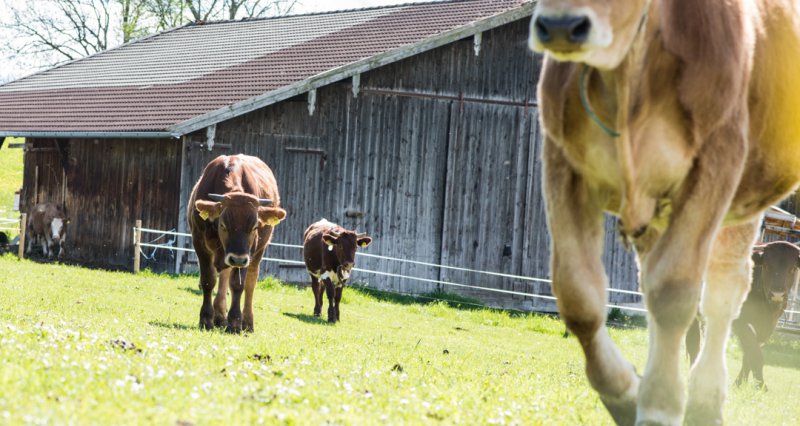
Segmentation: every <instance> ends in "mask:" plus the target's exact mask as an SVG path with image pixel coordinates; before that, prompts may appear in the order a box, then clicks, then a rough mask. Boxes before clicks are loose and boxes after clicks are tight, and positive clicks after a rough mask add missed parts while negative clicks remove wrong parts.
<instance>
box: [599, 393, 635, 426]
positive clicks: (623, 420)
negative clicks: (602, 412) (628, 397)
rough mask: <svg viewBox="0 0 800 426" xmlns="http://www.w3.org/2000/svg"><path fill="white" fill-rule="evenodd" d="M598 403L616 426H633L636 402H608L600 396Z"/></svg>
mask: <svg viewBox="0 0 800 426" xmlns="http://www.w3.org/2000/svg"><path fill="white" fill-rule="evenodd" d="M600 401H602V402H603V405H605V407H606V410H608V414H610V415H611V418H612V419H614V423H616V424H617V425H618V426H633V425H634V424H635V423H636V401H610V400H607V399H605V398H603V397H602V396H601V397H600Z"/></svg>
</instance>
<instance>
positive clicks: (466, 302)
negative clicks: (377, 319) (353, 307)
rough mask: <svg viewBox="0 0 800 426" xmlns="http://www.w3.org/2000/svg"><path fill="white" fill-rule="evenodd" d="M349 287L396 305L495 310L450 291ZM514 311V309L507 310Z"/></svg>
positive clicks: (478, 301)
mask: <svg viewBox="0 0 800 426" xmlns="http://www.w3.org/2000/svg"><path fill="white" fill-rule="evenodd" d="M350 288H351V289H353V290H354V291H356V292H358V293H360V294H361V295H363V296H367V297H369V298H371V299H374V300H376V301H379V302H389V303H394V304H397V305H430V304H433V303H438V302H442V303H444V304H446V305H447V306H449V307H451V308H455V309H464V310H470V311H474V310H482V309H488V310H497V311H500V310H502V309H494V308H490V307H487V306H486V305H484V304H483V303H481V302H480V300H477V299H471V298H468V297H463V296H459V295H457V294H452V293H444V292H436V293H423V294H402V293H393V292H388V291H384V290H378V289H374V288H371V287H363V286H358V285H353V286H350ZM509 312H516V311H509Z"/></svg>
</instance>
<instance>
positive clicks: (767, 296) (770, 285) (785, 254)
mask: <svg viewBox="0 0 800 426" xmlns="http://www.w3.org/2000/svg"><path fill="white" fill-rule="evenodd" d="M753 261H754V262H755V268H754V271H753V285H752V286H751V288H750V293H748V295H747V299H746V300H745V301H744V304H743V305H742V313H741V314H740V315H739V318H737V319H736V320H735V321H734V322H733V332H734V334H736V337H738V338H739V342H740V343H741V345H742V354H743V356H742V369H741V371H739V376H738V377H736V384H737V385H740V384H742V383H743V382H746V381H747V379H748V378H749V376H750V372H751V371H752V372H753V378H754V379H755V380H756V384H757V385H758V386H759V387H762V388H763V389H765V390H766V388H767V385H766V384H765V383H764V355H763V354H762V352H761V348H762V347H763V346H764V345H765V344H766V343H767V340H769V338H770V336H772V333H773V332H774V331H775V326H776V325H777V324H778V320H779V319H780V317H781V315H783V311H785V310H786V306H787V304H788V303H789V294H790V293H791V291H792V287H794V286H795V284H796V283H797V277H798V274H797V272H798V268H800V249H798V248H797V246H796V245H794V244H791V243H787V242H784V241H779V242H774V243H769V244H767V245H766V246H764V251H763V252H762V253H755V254H754V255H753Z"/></svg>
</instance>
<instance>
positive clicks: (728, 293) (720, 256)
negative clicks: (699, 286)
mask: <svg viewBox="0 0 800 426" xmlns="http://www.w3.org/2000/svg"><path fill="white" fill-rule="evenodd" d="M760 223H761V220H760V218H757V219H754V220H752V221H751V222H749V223H745V224H742V225H738V226H732V227H728V228H723V229H721V230H720V232H719V234H717V237H716V239H715V241H714V248H713V250H712V251H711V258H710V260H709V265H708V272H707V273H706V284H705V287H704V288H703V296H702V302H701V311H702V313H703V315H704V316H705V317H706V333H705V342H704V343H703V349H702V352H701V353H700V357H699V358H698V359H697V362H695V364H694V366H693V367H692V371H691V375H690V379H689V405H688V407H687V410H686V423H687V424H692V425H713V424H718V423H721V422H722V403H723V402H724V400H725V393H726V392H725V390H726V384H727V383H726V382H727V380H726V378H727V367H726V363H725V349H726V347H727V342H728V335H729V334H730V331H731V323H732V322H733V320H734V319H736V317H738V316H739V312H740V308H741V306H742V303H744V300H745V299H746V298H747V292H748V290H749V288H750V281H751V280H752V270H753V261H752V259H751V251H752V246H753V243H754V242H755V239H756V236H757V235H758V229H759V225H760ZM755 347H756V348H758V346H757V344H756V345H755Z"/></svg>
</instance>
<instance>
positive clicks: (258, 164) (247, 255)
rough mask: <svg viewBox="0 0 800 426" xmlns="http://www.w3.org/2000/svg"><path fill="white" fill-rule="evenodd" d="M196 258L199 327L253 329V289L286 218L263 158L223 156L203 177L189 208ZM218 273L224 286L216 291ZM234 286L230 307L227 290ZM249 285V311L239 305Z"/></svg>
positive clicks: (220, 286)
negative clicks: (200, 295)
mask: <svg viewBox="0 0 800 426" xmlns="http://www.w3.org/2000/svg"><path fill="white" fill-rule="evenodd" d="M187 212H188V216H189V217H188V219H189V227H190V229H191V232H192V243H193V244H194V249H195V252H196V253H197V259H198V262H199V265H200V287H201V288H202V290H203V306H202V308H201V309H200V327H203V328H205V329H207V330H208V329H211V328H213V327H214V326H224V325H227V331H228V332H233V333H239V332H241V331H242V329H244V330H245V331H253V290H254V289H255V286H256V281H258V273H259V264H260V263H261V258H262V257H263V255H264V251H265V250H266V248H267V244H268V243H269V241H270V239H271V238H272V231H273V229H274V227H275V225H277V224H278V223H279V222H280V221H282V220H283V219H284V218H285V217H286V211H284V210H283V209H281V208H280V196H279V195H278V184H277V183H276V182H275V177H274V176H273V174H272V170H270V168H269V167H267V165H266V164H264V162H263V161H261V160H260V159H259V158H256V157H251V156H247V155H242V154H239V155H233V156H225V155H221V156H219V157H217V158H215V159H214V160H212V161H211V162H210V163H208V165H207V166H206V168H205V170H204V171H203V175H202V176H200V180H199V181H198V182H197V184H196V185H195V186H194V189H193V190H192V195H191V197H190V198H189V206H188V208H187ZM217 272H219V290H218V291H217V297H216V298H215V299H214V303H213V306H212V303H211V292H212V291H213V290H214V286H215V285H216V281H217ZM228 287H230V289H231V299H232V300H231V307H230V311H229V312H227V317H226V311H227V306H226V305H227V303H226V294H227V292H228ZM243 290H244V293H245V295H244V313H242V312H241V311H240V308H239V304H240V298H241V294H242V291H243Z"/></svg>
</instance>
